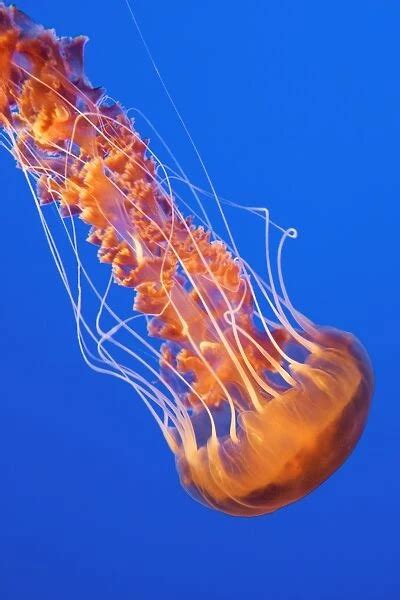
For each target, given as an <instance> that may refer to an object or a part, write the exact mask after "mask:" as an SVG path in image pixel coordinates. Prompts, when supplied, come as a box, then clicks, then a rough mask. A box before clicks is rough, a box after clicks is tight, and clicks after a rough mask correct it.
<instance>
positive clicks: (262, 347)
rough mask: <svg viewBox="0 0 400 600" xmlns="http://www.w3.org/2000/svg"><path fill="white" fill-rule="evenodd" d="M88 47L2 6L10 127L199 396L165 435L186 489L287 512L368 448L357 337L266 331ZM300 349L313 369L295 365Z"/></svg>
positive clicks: (45, 189)
mask: <svg viewBox="0 0 400 600" xmlns="http://www.w3.org/2000/svg"><path fill="white" fill-rule="evenodd" d="M85 43H86V38H84V37H77V38H74V39H70V38H57V37H56V35H55V34H54V32H53V31H50V30H45V29H44V28H43V27H41V26H40V25H36V24H35V23H33V22H32V21H31V20H30V19H29V18H28V17H27V16H26V15H24V14H23V13H22V12H21V11H19V10H17V9H16V8H14V7H8V8H7V7H5V6H4V5H2V4H0V121H1V125H2V127H3V129H4V130H5V132H7V133H8V135H9V137H10V140H11V141H12V144H13V152H14V155H15V157H16V160H17V162H18V163H19V165H20V166H21V167H22V168H23V169H24V171H25V172H26V173H27V174H29V175H30V176H32V177H34V178H35V179H36V181H37V196H38V199H39V201H40V203H41V204H42V205H46V204H48V203H53V202H56V203H57V205H58V206H59V209H60V211H61V214H62V215H63V216H66V217H68V216H69V217H73V216H78V217H79V218H81V219H82V220H83V221H84V222H85V223H87V224H88V225H89V226H90V227H91V230H90V233H89V237H88V240H89V242H91V243H92V244H95V245H96V246H98V256H99V260H100V261H101V262H103V263H107V264H109V265H110V266H111V268H112V271H113V275H114V280H115V281H116V282H117V283H118V284H119V285H121V286H124V287H127V288H131V289H132V291H133V292H134V310H135V311H137V312H139V313H143V314H144V315H147V316H148V334H149V336H152V337H155V338H160V339H161V340H162V345H161V347H160V373H161V374H162V376H163V377H164V376H165V378H166V380H168V382H169V384H170V385H174V382H177V381H178V380H179V381H187V382H188V385H187V387H186V389H184V391H182V390H181V391H179V392H177V393H176V397H179V402H180V405H179V410H177V414H178V415H179V418H180V419H181V421H182V423H181V427H176V428H173V427H170V426H168V427H166V428H165V429H164V431H163V432H164V435H165V437H166V439H167V441H168V442H169V444H170V447H171V449H172V450H173V452H174V453H175V455H176V462H177V467H178V471H179V473H180V477H181V482H182V484H183V486H184V487H185V488H186V489H187V490H188V491H189V493H191V494H192V495H193V496H194V497H195V498H196V499H198V500H200V501H202V502H203V503H205V504H206V505H208V506H211V507H213V508H216V509H218V510H222V511H224V512H227V513H230V514H235V515H246V516H250V515H258V514H263V513H267V512H271V511H273V510H276V509H278V508H280V507H282V506H284V505H286V504H289V503H291V502H293V501H294V500H297V499H298V498H301V497H302V496H304V495H305V494H306V493H308V492H309V491H311V490H312V489H313V488H315V487H316V486H317V485H319V484H320V483H321V482H322V481H324V480H325V479H326V478H327V477H328V476H329V475H330V474H331V473H332V472H333V471H334V470H335V469H337V468H338V467H339V466H340V465H341V464H342V462H343V461H344V460H345V459H346V457H347V456H348V455H349V453H350V452H351V450H352V449H353V447H354V445H355V444H356V442H357V440H358V438H359V436H360V434H361V432H362V429H363V427H364V424H365V421H366V417H367V413H368V407H369V403H370V398H371V393H372V375H371V369H370V366H369V362H368V359H367V357H366V355H365V353H364V352H363V351H362V349H361V348H360V346H359V344H358V343H357V342H356V340H355V339H354V338H353V337H351V336H350V335H349V334H344V333H338V332H332V331H329V330H320V329H318V328H316V327H314V326H312V327H311V333H310V331H309V332H308V334H307V336H302V334H300V333H296V332H295V331H294V330H293V329H292V328H291V327H290V326H289V325H288V324H287V321H286V320H285V319H282V321H281V324H280V325H277V326H275V327H270V328H269V329H268V330H267V327H266V325H265V324H264V327H263V328H261V327H259V326H258V325H256V324H255V318H254V309H255V306H254V295H253V291H252V289H251V284H250V281H249V278H248V277H247V276H246V275H245V273H244V271H243V267H242V264H241V261H240V260H239V259H238V258H235V257H233V256H232V254H231V253H230V251H229V250H228V249H227V247H226V245H225V244H224V243H223V242H221V241H219V240H215V239H213V236H212V234H211V232H209V231H206V230H205V229H204V228H202V227H199V226H196V225H194V224H193V220H192V218H191V217H188V218H185V217H183V216H182V215H181V213H180V210H179V209H178V207H177V206H176V203H175V200H174V198H173V197H172V196H171V194H167V193H166V192H165V191H164V190H163V189H162V188H161V186H160V184H159V182H158V180H157V174H156V165H155V161H154V160H153V159H152V158H151V155H150V154H149V152H148V147H147V142H146V141H145V140H142V139H141V137H140V136H139V134H138V133H137V132H136V131H135V129H134V127H133V122H132V120H131V119H129V118H128V116H127V114H126V112H125V111H124V110H123V108H122V107H121V106H120V105H119V104H117V103H114V102H110V100H108V99H106V96H105V94H104V91H103V90H102V89H101V88H94V87H93V86H92V85H91V84H90V82H89V81H88V80H87V78H86V76H85V74H84V69H83V51H84V46H85ZM227 315H228V317H227ZM288 344H291V345H292V346H296V345H297V346H302V345H304V348H305V349H306V351H307V352H306V354H307V356H306V358H305V359H304V360H303V361H300V362H299V361H297V360H293V361H291V360H290V359H288V356H287V355H286V354H285V351H284V349H285V348H286V347H287V346H288ZM282 374H283V375H284V377H283V379H284V380H285V382H284V383H285V385H282V382H280V383H278V382H277V381H276V380H275V379H274V376H275V375H279V376H282ZM177 387H178V384H177Z"/></svg>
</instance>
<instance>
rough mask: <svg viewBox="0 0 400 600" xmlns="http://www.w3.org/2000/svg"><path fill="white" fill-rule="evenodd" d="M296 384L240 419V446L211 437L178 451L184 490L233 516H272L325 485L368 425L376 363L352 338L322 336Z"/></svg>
mask: <svg viewBox="0 0 400 600" xmlns="http://www.w3.org/2000/svg"><path fill="white" fill-rule="evenodd" d="M291 373H292V376H293V384H292V385H290V386H289V387H288V389H285V390H282V391H281V392H280V393H277V394H276V395H275V397H273V398H271V399H270V400H269V401H268V402H265V403H263V404H262V406H260V407H259V408H258V409H253V410H243V411H241V412H240V413H239V414H238V417H237V440H236V441H234V440H233V439H232V437H231V436H229V435H225V436H222V437H219V436H218V434H217V433H216V432H214V433H212V434H211V435H210V436H209V437H208V439H207V440H206V442H205V443H204V444H203V445H202V446H200V447H199V446H196V444H193V445H192V444H190V443H189V444H188V447H186V448H185V447H181V448H179V449H178V450H177V452H176V456H177V468H178V471H179V473H180V477H181V482H182V485H183V486H184V488H185V489H187V491H188V492H189V493H190V494H191V495H192V496H193V497H194V498H196V499H198V500H200V501H202V502H204V503H206V504H207V505H209V506H210V507H212V508H216V509H218V510H221V511H223V512H226V513H229V514H233V515H243V516H252V515H262V514H266V513H271V512H273V511H275V510H277V509H279V508H282V507H283V506H286V505H287V504H290V503H292V502H294V501H296V500H299V499H300V498H302V497H303V496H305V495H306V494H308V493H309V492H311V491H312V490H313V489H314V488H316V487H317V486H319V485H320V484H321V483H322V482H323V481H325V480H326V479H327V478H328V477H329V476H330V475H331V474H332V473H333V472H334V471H335V470H336V469H337V468H338V467H340V466H341V465H342V463H343V462H344V461H345V460H346V458H347V457H348V456H349V454H350V453H351V451H352V450H353V448H354V446H355V445H356V443H357V441H358V439H359V437H360V435H361V433H362V431H363V429H364V425H365V422H366V419H367V415H368V410H369V405H370V398H371V393H372V387H373V381H372V372H371V367H370V364H369V360H368V357H367V355H366V354H365V351H364V350H363V348H362V347H361V345H360V344H359V342H358V341H357V340H356V339H355V338H354V337H353V336H352V335H350V334H348V333H342V332H337V331H332V330H319V331H318V332H316V337H315V340H314V341H313V347H312V350H311V351H310V353H309V355H308V357H307V359H306V360H305V361H304V363H297V364H293V365H292V366H291Z"/></svg>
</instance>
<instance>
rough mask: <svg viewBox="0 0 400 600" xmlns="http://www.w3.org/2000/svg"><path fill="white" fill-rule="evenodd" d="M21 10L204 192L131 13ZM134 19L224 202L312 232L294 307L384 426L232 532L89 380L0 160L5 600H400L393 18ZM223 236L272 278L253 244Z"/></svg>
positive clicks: (86, 5)
mask: <svg viewBox="0 0 400 600" xmlns="http://www.w3.org/2000/svg"><path fill="white" fill-rule="evenodd" d="M20 8H22V9H23V10H25V11H26V12H28V13H29V14H30V15H31V16H32V17H34V18H35V19H36V20H37V21H39V22H42V23H44V24H45V25H46V26H49V27H55V28H56V29H57V31H58V32H59V33H60V34H63V35H75V34H80V33H86V34H88V35H89V36H90V38H91V43H90V45H89V48H88V52H87V72H88V74H89V76H90V78H91V80H92V81H93V82H94V83H96V84H104V85H106V86H107V88H108V90H109V92H110V94H111V95H112V96H114V97H116V98H119V99H120V100H121V101H122V103H123V104H124V105H125V106H127V107H129V106H135V107H138V108H140V109H141V110H143V112H145V113H146V115H147V116H148V117H149V118H150V119H151V120H152V121H154V123H155V124H156V126H157V128H158V130H159V131H160V133H162V135H163V136H164V137H165V139H166V140H167V141H168V142H169V143H170V144H171V146H172V147H173V149H174V152H175V154H176V156H177V157H178V158H179V159H180V160H181V161H182V163H183V164H184V166H185V168H187V170H188V172H189V173H190V174H191V176H192V177H193V179H194V181H197V177H200V169H199V166H198V161H197V159H196V157H195V156H194V154H193V152H192V151H191V149H190V145H189V144H188V142H187V140H186V138H185V135H184V133H183V132H182V130H181V129H180V126H179V123H178V121H177V118H176V115H175V114H174V112H173V110H172V109H171V106H170V105H169V103H168V101H167V99H166V97H165V94H164V93H163V90H162V88H161V86H160V84H159V82H158V80H157V78H156V76H155V74H154V72H153V71H152V68H151V65H150V63H149V61H148V58H147V57H146V54H145V52H144V50H143V46H142V45H141V42H140V40H139V38H138V35H137V32H136V30H135V27H134V25H133V23H132V21H131V20H130V18H129V14H128V11H127V9H126V6H125V4H124V2H123V1H122V0H121V1H116V2H110V3H108V6H107V5H106V3H102V2H96V1H94V0H87V1H86V2H82V1H81V0H68V1H67V0H65V1H63V0H58V2H49V1H46V0H21V3H20ZM135 11H136V14H137V17H138V19H139V20H140V23H141V26H142V31H143V34H144V35H145V37H146V39H147V41H148V43H149V45H150V48H151V50H152V52H153V55H154V58H155V60H156V61H157V64H158V66H159V68H160V70H161V72H162V74H163V76H164V78H165V81H166V83H167V85H168V87H169V89H170V91H171V93H172V95H173V97H174V99H175V101H176V103H177V105H178V106H179V108H180V110H181V112H182V115H183V117H184V119H185V121H186V124H187V127H188V129H189V130H190V132H191V134H192V136H193V138H194V140H195V141H196V143H197V145H198V148H199V150H200V152H201V155H202V157H203V158H204V160H205V162H206V165H207V167H208V169H209V172H210V175H211V177H212V179H213V182H214V183H215V186H216V188H217V190H218V192H219V193H221V194H222V195H224V196H226V197H229V198H232V199H234V200H236V201H237V202H242V203H244V204H248V205H264V206H268V207H269V208H270V210H271V214H272V217H273V218H274V220H275V221H277V222H279V223H281V224H283V225H285V226H289V225H292V226H295V227H296V228H298V230H299V233H300V235H299V238H298V240H297V241H293V242H291V243H290V246H289V247H288V249H287V252H286V254H285V276H286V281H287V283H288V287H289V290H290V292H291V294H292V296H293V299H294V300H295V303H296V304H297V305H298V306H299V308H300V309H301V310H303V311H304V312H305V313H306V314H307V315H309V316H310V317H311V318H312V319H313V320H314V321H315V322H317V323H321V324H331V325H335V326H337V327H339V328H341V329H345V330H349V331H352V332H354V333H355V334H356V335H357V336H358V337H359V338H360V339H361V340H362V342H363V343H364V345H365V346H366V348H367V349H368V351H369V353H370V355H371V358H372V361H373V364H374V368H375V373H376V393H375V396H374V401H373V406H372V410H371V415H370V419H369V423H368V426H367V428H366V431H365V433H364V435H363V437H362V439H361V441H360V443H359V445H358V446H357V449H356V451H355V452H354V454H353V455H352V456H351V457H350V459H349V460H348V461H347V462H346V464H345V465H344V466H343V467H342V468H341V469H340V470H339V472H337V473H336V474H335V475H334V476H333V477H332V478H331V479H330V480H329V481H328V482H326V483H325V484H324V485H323V486H321V487H320V488H319V489H318V490H317V491H315V492H314V493H313V494H311V495H310V496H308V497H307V498H305V499H304V500H303V501H301V502H298V503H296V504H295V505H293V506H291V507H289V508H287V509H284V510H281V511H280V512H278V513H276V514H274V515H272V516H267V517H262V518H257V519H237V518H236V519H235V518H231V517H228V516H225V515H222V514H219V513H216V512H212V511H210V510H208V509H206V508H204V507H202V506H201V505H199V504H197V503H195V502H193V501H192V500H191V499H190V498H189V496H187V495H186V494H185V493H184V492H183V490H182V489H181V487H180V485H179V483H178V479H177V476H176V474H175V468H174V462H173V458H172V456H171V454H170V453H169V451H168V450H167V449H166V446H165V443H164V442H163V440H162V438H161V436H160V434H159V432H158V430H157V428H156V426H155V424H154V422H153V420H152V419H151V417H150V416H149V414H148V413H147V411H146V409H145V407H144V406H143V405H142V404H141V402H140V400H139V398H137V397H135V396H134V394H133V393H132V392H131V391H130V390H129V389H128V387H125V386H124V385H123V384H122V383H118V382H117V381H115V380H113V379H111V378H106V377H102V376H100V375H96V374H95V373H93V372H92V371H90V370H89V369H88V368H87V367H86V366H85V365H84V363H83V361H82V359H81V356H80V353H79V349H78V346H77V343H76V335H75V329H74V327H75V324H74V320H73V318H72V312H71V309H70V305H69V304H68V301H67V298H66V294H65V292H64V289H63V287H62V284H61V281H60V278H59V276H58V274H57V272H56V269H55V267H54V264H53V262H52V259H51V256H50V253H49V251H48V248H47V245H46V242H45V239H44V236H43V233H42V231H41V227H40V224H39V219H38V216H37V214H36V211H35V208H34V205H33V201H32V198H31V197H30V194H29V191H28V189H27V186H26V184H25V182H24V180H23V176H22V174H21V172H20V171H17V170H16V169H15V168H14V166H13V163H12V161H11V159H10V158H9V157H8V156H7V155H6V154H5V153H3V154H2V155H1V156H0V167H1V168H0V189H1V198H2V202H1V207H2V208H1V223H2V227H1V235H2V243H1V255H2V261H1V264H2V268H1V271H2V273H1V281H2V284H1V290H2V293H1V297H0V354H1V381H2V392H1V397H0V481H1V492H0V598H2V600H3V599H4V600H28V599H29V600H30V599H36V598H37V599H40V600H71V599H72V598H74V599H80V598H82V599H83V598H85V599H87V598H96V600H103V599H111V598H112V599H113V600H125V599H128V598H129V599H135V600H147V599H153V598H154V599H158V598H163V599H165V600H167V599H168V600H169V599H174V600H181V599H186V598H190V599H191V600H197V599H200V598H201V599H202V600H204V599H205V598H207V599H209V600H225V599H228V598H229V599H230V600H236V599H242V598H243V599H250V598H257V599H264V598H265V599H274V600H303V599H304V600H305V599H307V600H338V599H346V598H362V599H363V600H380V599H385V600H395V599H397V598H400V575H399V567H400V565H399V558H400V556H399V543H398V538H399V533H400V531H399V518H398V517H399V515H398V507H399V500H400V486H399V478H398V459H399V448H400V445H399V437H400V426H399V418H400V402H399V393H398V387H397V384H396V383H397V375H398V372H399V358H400V356H399V350H398V347H399V346H398V338H399V334H400V317H399V310H398V308H399V303H398V294H399V279H398V278H399V260H398V257H399V249H398V240H399V218H400V211H399V197H400V176H399V167H398V165H399V159H400V144H399V140H400V73H399V50H400V42H399V29H400V6H399V5H398V4H397V3H388V2H386V3H383V2H379V1H378V0H375V1H370V0H363V1H360V0H354V1H353V2H348V1H347V2H345V1H343V0H337V1H336V2H334V3H326V2H318V1H311V0H304V1H302V2H293V1H291V0H280V1H277V0H270V1H256V0H247V2H238V1H237V0H234V1H228V0H219V2H212V1H210V0H203V2H182V1H179V0H169V1H168V2H157V1H156V2H143V1H141V0H138V1H137V2H136V3H135ZM147 133H148V132H146V131H144V134H147ZM235 214H236V217H235ZM231 218H232V219H233V225H234V227H236V228H237V230H238V231H239V234H240V236H241V240H242V242H243V244H244V245H245V246H246V243H247V247H248V248H250V252H251V256H252V259H253V262H254V265H255V266H257V268H259V269H260V270H261V269H262V268H263V256H262V252H263V249H262V248H261V247H260V246H259V245H258V244H255V243H253V239H254V238H253V235H254V234H253V230H252V228H251V227H250V226H249V225H248V224H247V221H245V220H244V221H243V222H242V221H241V213H232V216H231ZM235 219H236V222H235Z"/></svg>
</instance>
